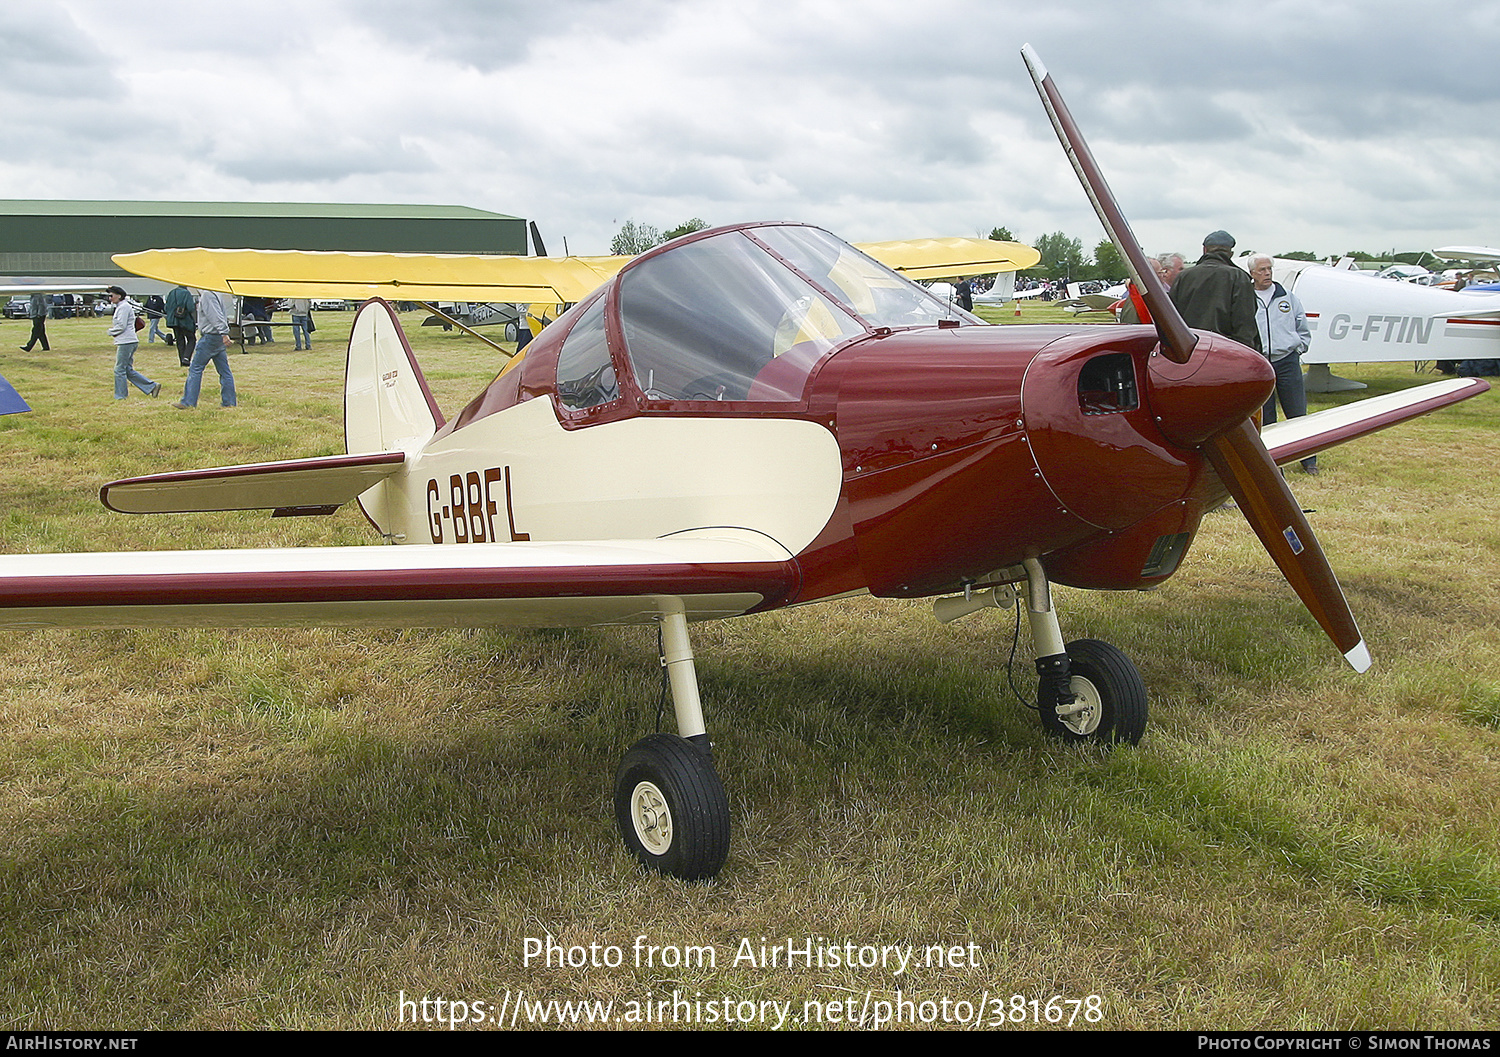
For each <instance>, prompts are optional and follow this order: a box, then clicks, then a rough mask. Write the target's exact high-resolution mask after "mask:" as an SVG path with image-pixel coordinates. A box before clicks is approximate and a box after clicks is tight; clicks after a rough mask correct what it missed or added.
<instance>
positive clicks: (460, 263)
mask: <svg viewBox="0 0 1500 1057" xmlns="http://www.w3.org/2000/svg"><path fill="white" fill-rule="evenodd" d="M859 248H860V249H861V250H863V251H864V252H866V253H868V254H869V255H870V256H872V257H874V258H875V259H876V260H878V261H880V262H881V263H882V264H885V265H886V266H887V267H890V268H894V269H895V270H896V271H899V272H901V273H902V274H904V275H906V276H907V277H908V278H911V279H932V278H940V277H943V276H958V275H985V274H989V273H990V272H1002V271H1013V270H1015V269H1017V268H1029V267H1031V266H1032V265H1033V264H1035V263H1036V262H1037V261H1039V260H1041V255H1040V254H1039V253H1037V251H1036V250H1034V249H1032V248H1031V247H1029V246H1022V245H1021V244H1020V243H1016V242H996V241H993V240H991V239H963V238H941V239H912V240H907V241H901V242H867V243H861V244H859ZM113 259H114V262H115V263H116V264H118V265H119V266H120V267H121V268H124V269H125V270H126V271H128V272H131V273H133V274H135V275H142V276H145V277H146V278H148V279H159V280H161V281H163V282H169V283H182V284H183V285H184V286H191V287H195V288H197V289H200V290H217V291H219V292H220V293H226V294H235V295H237V296H249V297H329V298H342V299H345V300H351V301H363V300H367V299H368V298H371V297H385V298H390V299H402V300H410V301H513V302H523V303H527V304H572V303H574V302H577V301H582V300H583V299H584V298H586V297H587V296H588V295H589V294H591V293H593V292H594V291H595V290H597V289H598V288H599V286H600V285H601V284H603V283H604V282H605V281H606V280H608V279H610V278H612V277H613V276H614V274H615V273H616V272H618V271H619V270H620V269H621V268H623V267H625V265H626V264H628V263H630V261H631V260H633V259H634V258H631V257H505V256H498V255H476V254H456V253H455V254H440V253H337V252H314V251H309V250H228V249H202V248H198V249H168V250H143V251H141V252H139V253H118V254H115V256H114V258H113Z"/></svg>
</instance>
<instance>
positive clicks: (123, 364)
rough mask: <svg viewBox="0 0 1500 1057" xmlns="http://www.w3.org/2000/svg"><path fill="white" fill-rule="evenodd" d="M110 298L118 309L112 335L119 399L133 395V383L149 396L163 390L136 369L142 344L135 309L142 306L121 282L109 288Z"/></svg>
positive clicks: (111, 327) (111, 318) (158, 384)
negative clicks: (138, 337) (123, 287)
mask: <svg viewBox="0 0 1500 1057" xmlns="http://www.w3.org/2000/svg"><path fill="white" fill-rule="evenodd" d="M109 299H110V301H111V302H112V303H113V304H114V306H115V310H114V313H113V314H112V315H111V316H110V319H109V336H110V338H111V339H113V341H114V343H115V399H116V400H124V399H125V398H126V397H127V396H129V395H130V387H131V386H132V385H133V386H135V387H136V388H137V389H139V390H140V391H141V392H143V393H145V394H146V395H147V396H155V395H156V394H157V393H159V392H161V383H160V382H153V381H152V380H151V379H150V378H147V377H146V376H145V375H144V374H142V373H141V372H140V371H138V370H136V369H135V350H136V349H137V348H139V347H140V342H139V341H138V340H137V339H136V330H135V313H136V310H137V309H138V308H140V307H141V306H140V305H138V304H136V303H135V302H134V301H132V300H130V298H129V297H128V296H127V295H126V293H125V291H124V289H122V288H121V287H118V286H111V287H110V288H109Z"/></svg>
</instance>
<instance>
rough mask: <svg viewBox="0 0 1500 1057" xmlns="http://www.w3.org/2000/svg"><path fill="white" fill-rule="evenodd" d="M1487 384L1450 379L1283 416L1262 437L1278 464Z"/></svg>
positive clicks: (1391, 423)
mask: <svg viewBox="0 0 1500 1057" xmlns="http://www.w3.org/2000/svg"><path fill="white" fill-rule="evenodd" d="M1489 387H1490V384H1489V383H1488V382H1486V381H1484V380H1483V379H1481V378H1450V379H1448V380H1446V381H1442V382H1432V383H1431V384H1429V385H1419V386H1416V387H1415V388H1412V389H1403V390H1401V391H1400V392H1398V393H1387V394H1386V395H1385V396H1374V397H1371V398H1370V399H1368V400H1360V401H1357V402H1355V403H1352V404H1345V405H1344V406H1343V407H1330V408H1328V409H1327V410H1326V411H1318V412H1316V413H1314V414H1311V415H1305V416H1303V417H1302V418H1292V419H1286V420H1284V421H1281V422H1277V423H1274V424H1273V425H1270V426H1267V427H1266V428H1265V429H1263V430H1261V434H1260V437H1261V440H1262V441H1263V442H1264V443H1265V445H1266V450H1267V451H1269V452H1270V453H1271V458H1272V459H1273V460H1275V462H1276V464H1277V465H1278V466H1284V465H1286V464H1287V463H1291V462H1296V461H1298V460H1300V459H1305V458H1307V457H1308V456H1309V455H1316V454H1317V453H1318V452H1320V451H1326V450H1327V449H1329V448H1332V447H1335V446H1336V445H1339V444H1343V443H1344V442H1345V441H1350V440H1354V439H1356V438H1358V437H1363V436H1366V435H1367V434H1370V433H1375V432H1377V431H1379V430H1382V429H1385V428H1386V427H1387V426H1394V425H1395V424H1396V423H1398V422H1405V421H1406V420H1407V419H1409V418H1417V417H1418V416H1420V415H1425V414H1427V413H1428V412H1430V411H1436V410H1437V409H1438V408H1440V407H1447V406H1448V405H1449V404H1456V403H1458V402H1459V401H1460V400H1467V399H1468V398H1469V397H1471V396H1477V395H1479V394H1480V393H1482V392H1484V391H1485V390H1486V389H1488V388H1489Z"/></svg>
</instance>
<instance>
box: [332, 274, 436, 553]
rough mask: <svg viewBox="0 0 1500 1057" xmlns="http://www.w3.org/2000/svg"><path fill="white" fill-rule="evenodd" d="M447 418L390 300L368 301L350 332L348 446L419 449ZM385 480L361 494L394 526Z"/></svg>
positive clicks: (383, 523) (370, 513)
mask: <svg viewBox="0 0 1500 1057" xmlns="http://www.w3.org/2000/svg"><path fill="white" fill-rule="evenodd" d="M442 424H443V413H442V412H441V411H439V410H438V406H437V402H436V401H434V400H433V398H432V393H431V391H430V390H429V389H428V388H427V379H425V378H423V377H422V369H421V368H420V367H418V366H417V358H416V356H415V355H414V354H413V353H412V351H411V346H410V345H409V344H408V343H407V341H406V334H405V333H403V332H402V330H401V325H400V323H399V322H398V321H397V319H396V312H395V310H394V309H393V308H391V306H390V305H389V304H387V303H386V302H384V301H382V300H379V299H378V298H377V299H375V300H372V301H367V302H365V304H364V306H363V307H362V308H360V310H359V314H358V315H356V316H355V317H354V328H353V330H352V331H351V332H350V334H349V359H348V364H347V366H346V367H345V373H344V446H345V450H347V451H350V452H372V451H380V452H390V451H401V452H405V453H406V454H407V455H408V456H411V455H413V454H415V453H416V452H417V451H419V450H420V449H421V448H422V446H423V445H424V444H426V443H427V441H428V440H430V439H431V438H432V435H433V434H434V433H436V432H437V431H438V428H439V427H441V426H442ZM396 487H398V486H397V485H396V484H395V483H394V482H390V481H381V482H380V483H378V484H376V485H375V486H374V487H372V488H370V490H369V491H367V492H365V493H363V494H362V495H361V496H360V497H359V505H360V506H361V507H362V508H363V509H364V512H365V516H366V517H368V518H369V519H370V520H371V521H372V522H374V524H375V527H376V528H377V529H379V530H380V531H381V532H389V531H390V525H391V519H390V516H389V512H388V506H387V502H388V498H394V497H388V496H387V495H386V492H387V490H389V489H393V488H396Z"/></svg>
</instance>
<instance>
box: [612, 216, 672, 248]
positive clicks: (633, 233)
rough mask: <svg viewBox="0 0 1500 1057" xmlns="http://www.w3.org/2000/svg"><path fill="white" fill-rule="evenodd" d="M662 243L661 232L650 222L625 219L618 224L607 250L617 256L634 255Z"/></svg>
mask: <svg viewBox="0 0 1500 1057" xmlns="http://www.w3.org/2000/svg"><path fill="white" fill-rule="evenodd" d="M661 243H662V237H661V232H660V231H657V230H656V228H654V227H652V226H651V225H650V224H637V223H636V222H635V221H634V220H627V221H625V223H624V224H622V225H620V231H619V234H617V235H616V236H615V237H614V238H613V239H611V240H610V243H609V252H610V253H612V254H614V255H615V256H617V257H634V256H635V255H636V254H637V253H645V252H646V251H647V250H649V249H650V248H651V247H653V246H660V245H661Z"/></svg>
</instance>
